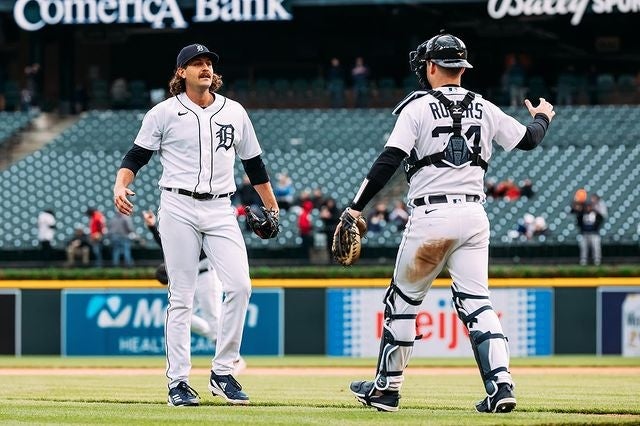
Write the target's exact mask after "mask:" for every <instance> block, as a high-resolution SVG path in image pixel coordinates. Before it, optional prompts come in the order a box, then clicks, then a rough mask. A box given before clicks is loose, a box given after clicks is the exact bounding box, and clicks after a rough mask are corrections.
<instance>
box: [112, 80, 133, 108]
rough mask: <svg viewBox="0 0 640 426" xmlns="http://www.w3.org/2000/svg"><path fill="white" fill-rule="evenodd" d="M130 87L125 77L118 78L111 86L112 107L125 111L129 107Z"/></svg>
mask: <svg viewBox="0 0 640 426" xmlns="http://www.w3.org/2000/svg"><path fill="white" fill-rule="evenodd" d="M130 96H131V94H130V93H129V87H128V84H127V80H125V79H124V78H123V77H120V78H116V79H115V80H114V81H113V83H112V84H111V106H112V108H113V109H125V108H127V106H128V105H129V97H130Z"/></svg>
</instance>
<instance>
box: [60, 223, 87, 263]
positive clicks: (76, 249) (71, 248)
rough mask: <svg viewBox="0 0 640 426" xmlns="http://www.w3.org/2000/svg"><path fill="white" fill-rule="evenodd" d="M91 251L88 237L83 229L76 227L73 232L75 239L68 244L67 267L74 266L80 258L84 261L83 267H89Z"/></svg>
mask: <svg viewBox="0 0 640 426" xmlns="http://www.w3.org/2000/svg"><path fill="white" fill-rule="evenodd" d="M89 249H90V245H89V239H88V237H87V235H86V234H85V233H84V230H83V229H82V227H76V229H75V230H74V231H73V237H72V238H71V239H70V240H69V242H68V243H67V263H66V264H65V266H67V267H70V266H74V265H75V260H76V259H77V258H78V257H79V258H80V259H81V260H82V266H89Z"/></svg>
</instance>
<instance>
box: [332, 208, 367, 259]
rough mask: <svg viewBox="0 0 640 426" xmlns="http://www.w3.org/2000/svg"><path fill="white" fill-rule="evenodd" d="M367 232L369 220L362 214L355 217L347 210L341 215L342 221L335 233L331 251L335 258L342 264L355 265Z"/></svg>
mask: <svg viewBox="0 0 640 426" xmlns="http://www.w3.org/2000/svg"><path fill="white" fill-rule="evenodd" d="M366 233H367V222H365V220H364V218H363V217H362V216H358V218H357V219H356V218H354V217H353V216H351V214H350V213H349V210H348V209H347V210H345V211H344V212H343V213H342V215H341V216H340V222H339V223H338V226H337V227H336V231H335V232H334V234H333V244H332V245H331V253H332V254H333V258H334V259H335V260H336V262H338V263H339V264H341V265H344V266H349V265H353V264H354V263H355V262H356V261H357V260H358V259H359V258H360V250H361V248H362V246H361V243H360V240H361V239H362V238H364V237H365V235H366Z"/></svg>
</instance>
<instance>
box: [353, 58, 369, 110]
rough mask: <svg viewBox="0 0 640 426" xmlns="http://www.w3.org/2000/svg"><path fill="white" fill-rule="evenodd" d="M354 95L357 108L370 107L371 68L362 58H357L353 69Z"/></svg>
mask: <svg viewBox="0 0 640 426" xmlns="http://www.w3.org/2000/svg"><path fill="white" fill-rule="evenodd" d="M351 80H352V81H353V94H354V97H355V107H356V108H366V107H367V106H368V105H369V67H367V66H366V65H365V64H364V59H363V58H362V56H358V57H357V58H356V62H355V65H354V66H353V68H352V69H351Z"/></svg>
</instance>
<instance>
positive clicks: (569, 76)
mask: <svg viewBox="0 0 640 426" xmlns="http://www.w3.org/2000/svg"><path fill="white" fill-rule="evenodd" d="M577 79H578V76H577V75H576V70H575V67H574V66H573V64H569V65H568V66H567V68H566V69H565V71H564V72H562V73H560V74H559V75H558V82H557V85H556V89H557V93H556V104H557V105H573V103H574V96H575V91H576V81H577Z"/></svg>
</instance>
